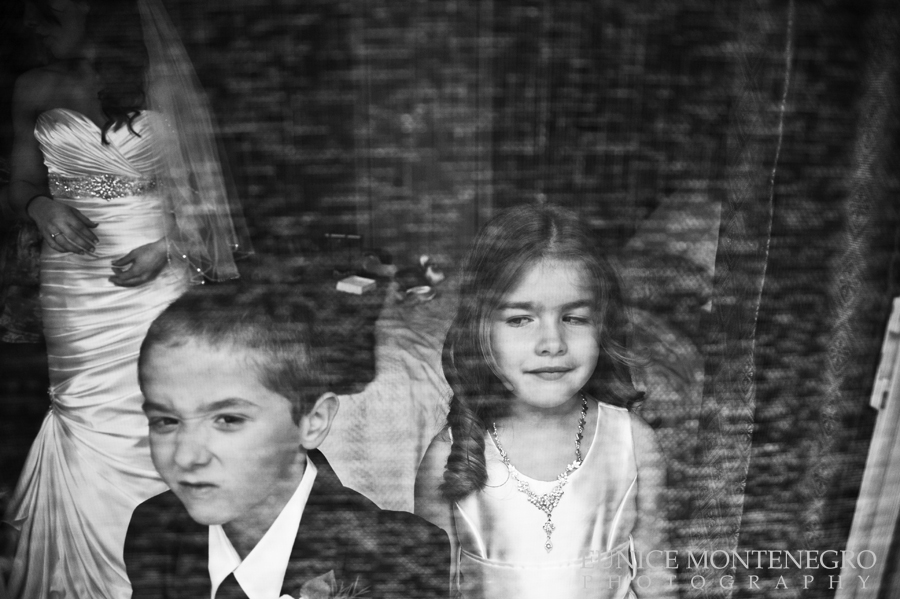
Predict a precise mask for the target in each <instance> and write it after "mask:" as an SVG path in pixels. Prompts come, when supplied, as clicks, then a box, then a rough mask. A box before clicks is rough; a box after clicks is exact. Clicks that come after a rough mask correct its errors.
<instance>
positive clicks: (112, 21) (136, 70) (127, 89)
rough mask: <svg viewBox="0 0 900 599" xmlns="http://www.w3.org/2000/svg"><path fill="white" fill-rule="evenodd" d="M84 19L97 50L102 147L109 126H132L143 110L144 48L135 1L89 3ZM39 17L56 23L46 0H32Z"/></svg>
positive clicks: (87, 35)
mask: <svg viewBox="0 0 900 599" xmlns="http://www.w3.org/2000/svg"><path fill="white" fill-rule="evenodd" d="M88 4H89V5H90V10H89V12H88V14H87V16H86V18H85V33H84V35H85V39H86V41H88V42H90V43H91V44H92V45H93V46H94V48H95V49H96V51H97V54H96V56H95V57H94V59H93V61H92V66H93V68H94V70H95V71H96V72H97V75H98V76H99V78H100V91H99V92H98V94H97V97H98V99H99V100H100V108H101V109H102V110H103V114H104V116H106V122H105V123H104V124H103V128H102V130H101V132H100V139H101V141H102V142H103V143H104V144H108V143H109V142H108V141H107V139H106V133H107V132H108V131H109V130H110V128H112V127H121V126H123V125H124V126H127V127H128V130H129V131H131V132H132V133H134V134H135V135H138V133H137V132H136V131H135V130H134V128H133V127H132V122H133V121H134V118H135V117H136V116H137V115H138V114H139V113H140V111H141V110H142V109H143V108H144V105H145V103H146V90H145V89H144V83H145V78H146V71H147V63H148V59H147V48H146V46H145V45H144V35H143V29H142V27H141V15H140V12H139V11H138V6H137V2H135V1H134V0H89V2H88ZM35 6H36V7H37V9H38V12H39V14H40V15H41V16H42V17H43V18H44V19H46V20H48V21H56V22H58V21H57V19H56V17H55V16H54V14H53V11H52V10H51V9H50V6H49V5H48V3H47V0H35Z"/></svg>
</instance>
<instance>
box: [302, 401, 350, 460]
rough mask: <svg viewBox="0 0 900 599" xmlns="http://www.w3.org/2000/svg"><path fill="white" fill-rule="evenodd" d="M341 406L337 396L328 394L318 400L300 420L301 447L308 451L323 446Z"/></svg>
mask: <svg viewBox="0 0 900 599" xmlns="http://www.w3.org/2000/svg"><path fill="white" fill-rule="evenodd" d="M340 405H341V404H340V400H338V398H337V395H335V394H334V393H331V392H328V393H325V394H323V395H322V396H321V397H319V399H317V400H316V404H315V405H314V406H313V408H312V409H311V410H310V411H309V413H308V414H306V415H305V416H303V417H302V418H300V445H301V446H302V447H303V449H306V450H307V451H308V450H310V449H315V448H317V447H318V446H319V445H321V444H322V442H323V441H324V440H325V437H327V436H328V431H330V430H331V423H332V422H334V416H335V414H337V411H338V407H340Z"/></svg>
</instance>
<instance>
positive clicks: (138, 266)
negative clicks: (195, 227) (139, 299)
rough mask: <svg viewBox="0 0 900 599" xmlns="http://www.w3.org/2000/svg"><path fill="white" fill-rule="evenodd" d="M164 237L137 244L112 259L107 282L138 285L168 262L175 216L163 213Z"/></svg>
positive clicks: (159, 271)
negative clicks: (164, 222) (115, 258)
mask: <svg viewBox="0 0 900 599" xmlns="http://www.w3.org/2000/svg"><path fill="white" fill-rule="evenodd" d="M163 218H165V219H166V231H167V234H166V237H160V238H159V239H157V240H156V241H154V242H152V243H147V244H144V245H142V246H138V247H136V248H134V249H133V250H131V251H130V252H128V253H127V254H125V255H124V256H122V257H121V258H119V259H117V260H113V262H112V269H113V273H114V274H113V276H111V277H110V278H109V282H110V283H112V284H113V285H118V286H119V287H138V286H139V285H143V284H144V283H149V282H150V281H152V280H153V279H155V278H156V277H157V276H159V273H161V272H162V270H163V268H165V267H166V264H168V263H169V238H171V237H172V236H173V235H175V227H176V224H175V217H174V216H172V215H171V214H169V213H165V216H164V217H163Z"/></svg>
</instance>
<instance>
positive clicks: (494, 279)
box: [441, 204, 641, 501]
mask: <svg viewBox="0 0 900 599" xmlns="http://www.w3.org/2000/svg"><path fill="white" fill-rule="evenodd" d="M544 259H555V260H564V261H571V262H575V263H577V264H579V265H581V266H582V267H583V268H584V269H585V270H586V271H587V273H588V279H589V280H590V281H591V282H592V286H593V297H594V315H595V322H596V326H597V328H598V339H599V345H600V355H599V357H598V360H597V367H596V368H595V369H594V372H593V374H592V375H591V378H590V379H589V380H588V382H587V383H586V384H585V387H584V391H585V393H588V394H590V395H591V396H593V397H595V398H597V399H598V400H600V401H603V402H606V403H608V404H612V405H616V406H621V407H625V408H629V407H631V406H632V405H633V404H634V402H636V401H637V400H639V399H640V398H641V394H640V393H639V392H638V391H636V390H635V388H634V385H633V384H632V380H631V372H630V369H629V365H630V364H631V363H632V362H633V360H632V359H631V357H630V355H629V352H628V350H627V349H626V338H627V334H628V326H629V325H628V318H627V315H626V313H625V308H624V305H623V301H622V294H621V289H620V285H619V282H618V277H617V276H616V273H615V271H614V270H613V268H612V267H611V266H610V265H609V263H608V262H607V261H606V260H605V259H604V258H603V257H602V256H601V254H600V251H599V248H598V247H597V245H596V243H595V241H594V237H593V233H592V232H591V231H590V230H589V229H588V228H587V227H586V226H585V225H584V224H582V221H581V220H580V219H579V217H578V216H577V215H576V214H575V213H573V212H571V211H569V210H566V209H563V208H560V207H558V206H553V205H547V204H541V205H524V206H519V207H516V208H512V209H510V210H506V211H504V212H502V213H500V214H498V215H497V216H496V217H494V218H493V219H491V221H490V222H488V223H487V224H486V225H485V226H484V228H483V229H482V230H481V231H480V232H479V233H478V236H477V237H476V239H475V242H474V245H473V246H472V249H471V250H470V251H469V254H468V255H467V256H466V258H465V261H464V262H463V266H462V269H461V280H460V292H459V294H460V299H459V308H458V310H457V313H456V318H455V319H454V320H453V323H452V324H451V325H450V330H449V331H448V333H447V338H446V340H445V342H444V351H443V369H444V375H445V376H446V378H447V382H448V383H449V384H450V387H451V389H452V390H453V398H452V399H451V401H450V412H449V414H448V415H447V421H448V424H449V426H450V432H451V434H452V445H451V449H450V456H449V457H448V459H447V466H446V469H445V471H444V482H443V484H442V485H441V492H442V493H443V494H444V497H445V498H446V499H448V500H449V501H456V500H458V499H461V498H463V497H465V496H466V495H468V494H470V493H472V492H475V491H478V490H480V489H482V488H484V485H485V483H486V482H487V470H486V468H485V457H484V448H485V447H484V443H485V433H486V431H487V430H488V429H489V427H490V426H491V424H492V423H493V422H494V421H495V420H497V419H498V418H501V417H503V416H504V415H506V414H507V413H508V409H509V405H510V402H511V401H514V400H513V398H512V397H511V396H510V393H509V391H507V390H506V388H505V387H504V385H503V383H502V381H501V380H500V378H499V377H498V376H497V374H496V367H495V366H494V364H495V361H494V358H493V351H492V349H491V341H490V340H491V335H490V325H491V315H492V313H493V312H494V310H495V309H496V308H497V307H498V306H499V305H500V303H501V302H502V300H503V298H504V297H505V296H506V295H507V294H508V293H509V292H510V291H511V290H512V289H513V288H515V286H516V285H517V284H518V283H519V281H520V280H521V279H522V277H523V276H525V274H526V272H527V270H528V269H529V267H531V266H532V265H533V264H535V263H537V262H539V261H540V260H544Z"/></svg>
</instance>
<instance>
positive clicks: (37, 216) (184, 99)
mask: <svg viewBox="0 0 900 599" xmlns="http://www.w3.org/2000/svg"><path fill="white" fill-rule="evenodd" d="M35 5H36V7H37V9H38V10H37V12H38V13H39V15H40V16H39V18H38V19H37V21H36V22H35V23H34V24H33V25H34V27H35V31H36V33H37V34H38V36H40V37H41V38H42V40H43V41H44V43H45V44H46V45H47V47H48V49H49V50H50V53H51V54H52V56H53V58H54V61H53V62H52V63H51V64H49V65H48V66H45V67H41V68H39V69H35V70H33V71H30V72H28V73H25V74H24V75H22V76H21V77H20V78H19V80H18V81H17V82H16V87H15V91H14V99H13V102H14V106H13V119H14V133H15V142H14V148H13V155H12V163H11V170H12V176H11V184H10V200H11V203H12V205H13V207H14V208H15V209H17V210H18V211H19V213H20V215H21V216H23V217H28V218H31V219H32V220H34V222H35V223H36V224H37V226H38V228H39V229H40V231H41V234H42V235H43V238H44V244H43V248H42V254H41V309H42V312H43V320H44V333H45V336H46V339H47V350H48V358H49V365H50V383H51V384H50V389H49V396H50V409H49V412H48V414H47V416H46V418H45V420H44V423H43V426H42V428H41V431H40V433H39V434H38V437H37V439H36V440H35V442H34V445H33V446H32V449H31V452H30V454H29V457H28V460H27V462H26V465H25V467H24V469H23V472H22V476H21V479H20V480H19V483H18V486H17V487H16V490H15V493H14V495H13V497H12V500H11V503H10V507H9V510H8V512H7V514H6V517H5V521H6V522H7V523H8V524H9V525H11V527H12V530H13V533H12V536H13V538H14V543H13V544H14V555H13V556H12V572H11V574H10V579H9V590H10V591H11V593H12V596H13V597H29V598H31V597H70V598H71V597H111V598H122V599H127V598H128V597H130V596H131V587H130V584H129V582H128V579H127V577H126V575H125V570H124V565H123V562H122V544H123V541H124V538H125V530H126V527H127V524H128V522H129V520H130V518H131V512H132V510H133V509H134V507H135V506H137V505H138V504H139V503H141V502H142V501H144V500H145V499H147V498H149V497H151V496H153V495H155V494H157V493H160V492H162V491H163V490H164V489H165V486H164V485H163V483H162V481H161V480H160V478H159V477H158V476H157V474H156V471H155V470H154V468H153V464H152V463H151V461H150V453H149V447H148V443H147V421H146V419H145V417H144V415H143V414H142V412H141V402H142V397H141V394H140V389H139V387H138V380H137V355H138V350H139V347H140V343H141V341H142V340H143V337H144V335H145V333H146V331H147V328H148V326H149V325H150V323H151V322H152V321H153V319H154V318H155V317H156V315H157V314H159V313H160V312H161V311H162V310H163V309H164V308H165V307H166V306H167V305H168V304H169V303H170V302H172V301H173V300H175V299H176V298H177V297H178V296H179V295H180V294H181V293H183V292H184V291H185V289H186V286H187V285H188V284H189V283H191V282H202V281H203V280H204V279H213V280H221V279H228V278H234V277H237V270H236V268H235V265H234V261H233V253H234V251H235V250H237V249H244V248H239V247H238V246H239V245H240V244H239V242H238V236H237V235H236V234H235V229H234V226H233V224H232V215H233V214H236V213H235V208H232V207H231V206H229V201H228V194H227V193H226V190H225V186H224V183H223V177H222V171H221V168H220V164H219V162H218V159H217V152H216V146H215V143H214V141H213V136H212V125H211V123H210V119H209V114H208V109H207V107H206V102H205V99H204V97H203V94H202V92H201V91H200V89H199V84H198V83H197V80H196V76H195V75H194V73H193V70H192V68H191V66H190V63H189V61H188V59H187V56H186V55H185V53H184V49H183V47H182V46H181V44H180V42H179V40H178V38H177V36H176V34H175V33H174V29H173V28H172V26H171V23H169V21H168V18H167V16H166V14H165V13H164V11H163V9H162V7H161V5H160V4H159V0H35Z"/></svg>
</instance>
